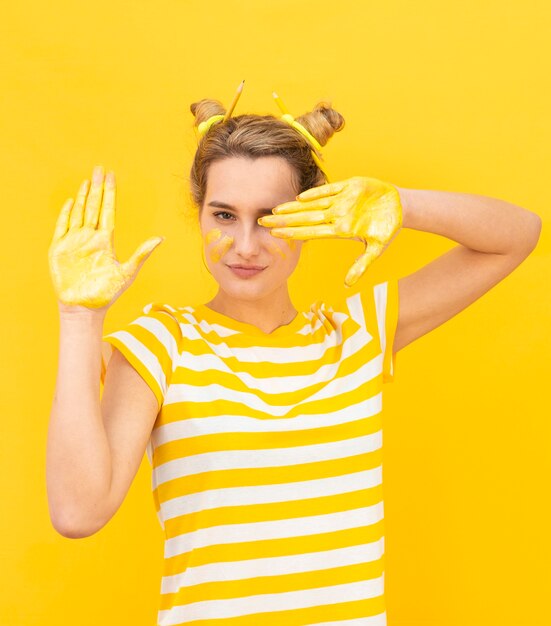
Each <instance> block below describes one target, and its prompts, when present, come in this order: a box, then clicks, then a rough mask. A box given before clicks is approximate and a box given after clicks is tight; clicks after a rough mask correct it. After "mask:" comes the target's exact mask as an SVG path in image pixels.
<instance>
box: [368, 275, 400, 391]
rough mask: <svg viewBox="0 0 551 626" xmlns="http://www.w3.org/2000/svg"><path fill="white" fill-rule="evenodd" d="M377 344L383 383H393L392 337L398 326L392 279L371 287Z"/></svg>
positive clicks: (396, 289) (396, 291) (394, 361)
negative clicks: (380, 358)
mask: <svg viewBox="0 0 551 626" xmlns="http://www.w3.org/2000/svg"><path fill="white" fill-rule="evenodd" d="M373 298H374V301H375V313H376V316H377V327H378V330H379V342H380V345H381V351H382V354H383V383H391V382H394V376H395V371H396V353H395V352H393V346H394V337H395V334H396V327H397V325H398V307H399V301H398V279H396V278H393V279H389V280H387V281H385V282H382V283H378V284H377V285H374V286H373Z"/></svg>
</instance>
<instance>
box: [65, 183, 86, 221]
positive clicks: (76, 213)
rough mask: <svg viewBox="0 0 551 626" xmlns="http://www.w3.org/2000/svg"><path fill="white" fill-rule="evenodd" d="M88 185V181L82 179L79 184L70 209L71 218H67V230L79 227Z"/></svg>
mask: <svg viewBox="0 0 551 626" xmlns="http://www.w3.org/2000/svg"><path fill="white" fill-rule="evenodd" d="M89 187H90V181H89V180H84V181H83V182H82V184H81V185H80V189H79V190H78V193H77V199H76V201H75V205H74V206H73V210H72V211H71V218H70V220H69V230H71V229H73V228H80V227H81V226H82V213H83V210H84V203H85V202H86V194H87V193H88V189H89Z"/></svg>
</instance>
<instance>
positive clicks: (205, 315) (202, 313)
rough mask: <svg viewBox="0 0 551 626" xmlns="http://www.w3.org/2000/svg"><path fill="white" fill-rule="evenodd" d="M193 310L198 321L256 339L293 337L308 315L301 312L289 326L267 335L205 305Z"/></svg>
mask: <svg viewBox="0 0 551 626" xmlns="http://www.w3.org/2000/svg"><path fill="white" fill-rule="evenodd" d="M193 309H194V314H195V315H196V317H197V318H198V321H201V320H205V321H206V322H208V323H213V324H220V326H224V327H226V328H230V329H231V330H236V331H238V332H240V333H242V334H244V335H254V336H256V337H265V338H266V339H270V338H272V337H286V336H288V335H293V334H295V333H296V332H297V331H298V330H300V329H301V328H302V327H303V326H304V324H305V323H306V315H305V314H304V313H303V312H301V311H299V312H298V313H297V314H296V315H295V317H294V318H293V319H292V320H291V321H290V322H289V323H288V324H283V325H282V326H278V327H277V328H276V329H275V330H273V331H272V332H271V333H265V332H264V331H263V330H261V329H260V328H258V327H257V326H255V325H254V324H249V323H247V322H240V321H238V320H236V319H234V318H233V317H230V316H229V315H224V314H223V313H219V312H218V311H214V310H213V309H210V308H209V307H208V306H206V305H205V304H197V305H195V306H194V307H193Z"/></svg>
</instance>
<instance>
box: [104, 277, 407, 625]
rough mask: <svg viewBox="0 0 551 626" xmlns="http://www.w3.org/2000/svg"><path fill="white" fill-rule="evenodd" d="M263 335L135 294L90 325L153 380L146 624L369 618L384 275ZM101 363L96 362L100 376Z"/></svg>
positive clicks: (385, 333)
mask: <svg viewBox="0 0 551 626" xmlns="http://www.w3.org/2000/svg"><path fill="white" fill-rule="evenodd" d="M337 308H338V309H339V310H334V309H333V308H332V307H329V306H327V305H326V304H325V303H322V302H319V301H318V302H316V303H314V304H313V305H312V306H311V307H310V309H309V311H307V312H302V313H299V314H298V315H297V316H296V317H295V319H294V320H293V321H292V322H291V323H289V324H287V325H285V326H280V327H279V328H277V329H276V330H275V331H274V332H272V333H270V334H266V333H264V332H262V331H261V330H260V329H258V328H256V326H254V325H252V324H246V323H243V322H238V321H236V320H234V319H233V318H230V317H227V316H225V315H223V314H221V313H217V312H215V311H212V310H211V309H209V308H208V307H206V306H205V305H203V304H200V305H196V306H184V307H172V306H168V305H166V304H158V303H151V304H148V305H147V306H145V308H144V309H143V315H141V316H140V317H138V318H137V319H135V320H134V321H133V322H131V323H130V324H128V325H127V326H126V327H125V328H124V329H122V330H118V331H116V332H113V333H110V334H107V335H104V337H103V339H104V341H105V342H108V343H109V344H111V345H112V346H114V347H116V348H118V349H119V350H120V351H121V352H122V353H123V354H124V355H125V357H126V358H127V359H128V360H129V362H130V363H131V364H132V365H133V366H134V367H135V369H136V370H137V371H138V372H139V373H140V375H141V376H142V377H143V379H144V380H145V381H146V382H147V384H148V385H149V386H150V387H151V389H152V390H153V392H154V393H155V395H156V397H157V400H158V402H159V406H160V412H159V414H158V416H157V420H156V422H155V424H154V428H153V431H152V433H151V437H150V440H149V442H148V445H147V456H148V459H149V461H150V463H151V466H152V488H153V497H154V502H155V507H156V510H157V515H158V519H159V521H160V523H161V526H162V528H163V529H164V533H165V545H164V570H163V576H162V581H161V597H160V604H159V611H158V622H157V623H158V626H175V625H177V624H193V626H203V625H204V626H215V625H216V626H218V625H224V626H226V625H227V626H242V625H247V626H249V625H250V626H253V625H254V626H256V625H264V624H265V625H268V626H272V625H274V626H276V625H277V626H280V625H283V624H284V625H285V626H298V625H306V624H318V625H322V624H324V625H325V624H327V625H329V624H338V625H339V626H345V625H346V626H348V625H354V626H360V625H361V626H384V625H386V623H387V622H386V610H385V599H384V514H383V473H382V469H383V468H382V450H383V448H382V443H383V437H382V435H383V433H382V408H383V401H382V392H383V383H384V382H391V381H392V380H393V379H394V368H395V355H393V353H392V344H393V340H394V333H395V329H396V324H397V319H398V285H397V280H388V281H386V282H383V283H379V284H377V285H370V286H368V287H363V288H362V290H361V291H357V292H355V293H352V295H350V296H348V297H343V305H342V306H341V307H337ZM104 374H105V364H104V367H103V372H102V381H103V376H104Z"/></svg>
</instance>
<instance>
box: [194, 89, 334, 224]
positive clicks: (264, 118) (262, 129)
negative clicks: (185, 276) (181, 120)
mask: <svg viewBox="0 0 551 626" xmlns="http://www.w3.org/2000/svg"><path fill="white" fill-rule="evenodd" d="M190 109H191V112H192V113H193V115H194V116H195V126H199V124H200V123H201V122H203V121H205V120H207V119H208V118H209V117H211V116H212V115H225V113H226V110H225V109H224V106H223V105H222V103H221V102H219V101H218V100H208V99H204V100H200V101H199V102H194V103H193V104H192V105H191V106H190ZM296 120H297V122H300V123H301V124H302V125H303V126H304V127H305V128H306V129H307V130H308V131H309V132H310V133H311V134H312V135H313V136H314V137H315V138H316V139H317V140H318V142H319V143H320V144H321V145H322V146H324V145H325V144H326V143H327V142H328V141H329V139H330V138H331V137H332V136H333V134H334V133H335V132H337V131H339V130H341V129H342V128H343V127H344V118H343V116H342V115H341V114H340V113H339V112H338V111H336V110H335V109H333V108H332V107H331V105H330V104H329V103H326V102H319V103H318V104H317V105H316V106H315V107H314V109H313V110H312V111H311V112H309V113H306V114H304V115H301V116H300V117H297V118H296ZM312 149H313V148H312V146H311V144H310V143H309V142H308V141H307V140H306V138H305V137H304V136H303V135H301V134H300V133H299V132H298V131H297V130H296V129H294V128H293V127H292V126H290V125H289V124H288V123H287V122H285V121H283V120H281V119H279V118H277V117H275V116H273V115H254V114H245V115H238V116H236V117H230V118H229V119H228V120H226V121H222V122H220V123H218V124H214V125H213V126H211V128H210V129H209V130H208V132H207V133H206V135H205V136H204V137H202V139H201V140H200V142H199V145H198V147H197V151H196V152H195V157H194V159H193V164H192V166H191V172H190V190H191V197H192V200H193V202H194V203H195V205H196V206H197V207H198V209H199V212H201V209H202V207H203V202H204V199H205V194H206V189H207V176H208V170H209V166H210V165H211V164H212V163H213V162H214V161H218V160H221V159H225V158H228V157H248V158H251V159H256V158H258V157H263V156H280V157H282V158H284V159H286V160H287V162H288V163H289V165H290V166H291V169H292V170H293V172H294V176H293V179H294V181H293V182H294V184H295V188H296V190H297V195H298V194H299V193H301V192H302V191H305V190H306V189H309V188H310V187H316V186H318V185H323V184H324V183H326V182H327V180H326V178H325V175H324V173H323V172H322V171H321V170H320V169H319V167H318V166H317V165H316V163H315V161H314V159H313V158H312V153H311V150H312Z"/></svg>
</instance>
